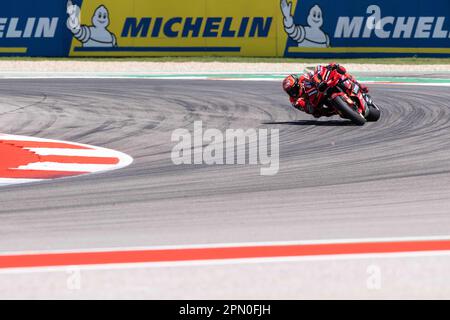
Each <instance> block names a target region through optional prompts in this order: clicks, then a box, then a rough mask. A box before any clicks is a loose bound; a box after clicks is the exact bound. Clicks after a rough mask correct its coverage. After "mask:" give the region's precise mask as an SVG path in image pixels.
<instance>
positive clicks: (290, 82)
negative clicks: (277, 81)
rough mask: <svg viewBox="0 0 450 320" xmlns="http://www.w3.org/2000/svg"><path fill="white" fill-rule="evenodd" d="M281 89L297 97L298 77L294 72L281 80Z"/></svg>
mask: <svg viewBox="0 0 450 320" xmlns="http://www.w3.org/2000/svg"><path fill="white" fill-rule="evenodd" d="M283 90H284V91H286V93H287V94H288V95H289V96H290V97H298V96H299V95H300V84H299V79H298V77H297V76H296V75H295V74H291V75H289V76H287V77H286V78H285V79H284V80H283Z"/></svg>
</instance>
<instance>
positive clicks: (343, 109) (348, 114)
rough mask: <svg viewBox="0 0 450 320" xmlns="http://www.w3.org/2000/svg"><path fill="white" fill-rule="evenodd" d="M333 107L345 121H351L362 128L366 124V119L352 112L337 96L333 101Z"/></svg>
mask: <svg viewBox="0 0 450 320" xmlns="http://www.w3.org/2000/svg"><path fill="white" fill-rule="evenodd" d="M333 102H334V106H335V108H336V109H338V111H339V112H340V113H341V114H342V116H343V117H344V118H346V119H349V120H351V121H352V122H353V123H354V124H356V125H358V126H362V125H364V124H365V123H366V118H364V116H363V115H362V114H360V113H359V112H357V111H355V110H353V108H351V107H350V106H349V105H348V104H347V103H345V101H344V100H343V99H342V98H341V97H340V96H337V97H336V98H334V99H333Z"/></svg>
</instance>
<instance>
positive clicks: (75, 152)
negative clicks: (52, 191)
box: [0, 134, 133, 186]
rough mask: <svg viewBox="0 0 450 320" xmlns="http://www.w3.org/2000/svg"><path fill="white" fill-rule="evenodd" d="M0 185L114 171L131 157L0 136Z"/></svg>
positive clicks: (63, 143) (55, 142)
mask: <svg viewBox="0 0 450 320" xmlns="http://www.w3.org/2000/svg"><path fill="white" fill-rule="evenodd" d="M0 154H1V157H0V186H5V185H11V184H19V183H30V182H36V181H42V180H50V179H57V178H64V177H73V176H78V175H83V174H92V173H100V172H105V171H110V170H117V169H120V168H124V167H126V166H128V165H130V164H131V163H132V162H133V158H131V157H130V156H129V155H126V154H124V153H122V152H119V151H115V150H111V149H106V148H101V147H95V146H91V145H87V144H81V143H74V142H67V141H59V140H51V139H42V138H35V137H28V136H18V135H9V134H0Z"/></svg>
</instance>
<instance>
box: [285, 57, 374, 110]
mask: <svg viewBox="0 0 450 320" xmlns="http://www.w3.org/2000/svg"><path fill="white" fill-rule="evenodd" d="M332 70H336V71H337V72H339V73H340V74H342V75H343V76H344V78H345V81H344V84H345V85H349V86H350V85H351V83H356V84H358V85H359V87H360V88H361V91H362V92H363V93H364V94H367V93H368V91H369V90H368V88H367V87H366V86H365V85H363V84H360V83H358V81H357V80H356V79H355V78H354V77H353V76H352V75H350V74H349V73H347V70H346V69H345V68H344V67H343V66H341V65H339V64H337V63H331V64H329V65H327V66H322V65H318V66H316V67H315V69H314V72H308V73H305V74H302V75H300V76H297V75H295V74H291V75H289V76H287V77H286V78H285V79H284V80H283V89H284V91H285V92H286V93H287V94H288V95H289V100H290V102H291V104H292V106H293V107H294V108H296V109H297V110H300V111H303V112H305V113H308V114H311V115H313V116H314V117H315V118H320V117H322V116H327V117H330V116H332V115H334V114H335V112H334V111H333V109H332V108H329V107H328V106H326V105H324V104H322V103H321V101H319V90H318V87H319V85H320V84H321V83H322V82H323V81H326V80H327V79H328V76H329V75H330V72H331V71H332Z"/></svg>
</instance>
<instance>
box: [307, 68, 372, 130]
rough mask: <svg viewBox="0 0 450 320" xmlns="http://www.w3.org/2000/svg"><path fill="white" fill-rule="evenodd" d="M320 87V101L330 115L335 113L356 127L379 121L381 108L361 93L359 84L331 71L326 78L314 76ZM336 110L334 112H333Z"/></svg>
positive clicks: (335, 71)
mask: <svg viewBox="0 0 450 320" xmlns="http://www.w3.org/2000/svg"><path fill="white" fill-rule="evenodd" d="M314 80H315V81H316V83H319V85H318V91H319V96H318V98H319V101H320V102H321V103H320V104H321V105H322V108H325V109H329V108H332V110H325V111H326V112H328V113H335V114H338V115H340V116H341V117H342V118H345V119H349V120H351V121H352V122H353V123H354V124H356V125H360V126H362V125H364V124H365V123H366V121H378V119H379V118H380V108H378V106H377V105H376V104H375V103H374V102H373V100H372V98H371V97H370V96H369V95H368V94H366V93H364V92H362V91H361V88H360V87H359V85H358V83H357V82H355V81H353V80H352V79H350V78H348V77H346V75H345V74H341V73H339V72H338V71H337V70H329V71H328V72H326V74H325V76H324V78H322V76H321V75H320V74H315V75H314ZM333 109H334V110H333Z"/></svg>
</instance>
